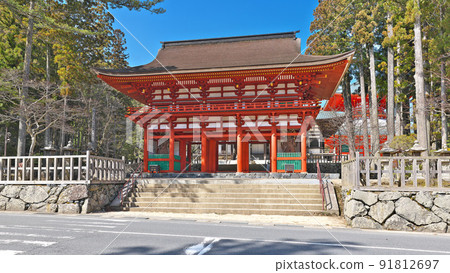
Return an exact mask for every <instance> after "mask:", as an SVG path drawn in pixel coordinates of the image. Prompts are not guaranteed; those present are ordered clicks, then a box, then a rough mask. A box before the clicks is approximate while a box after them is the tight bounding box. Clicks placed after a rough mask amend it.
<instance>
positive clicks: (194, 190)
mask: <svg viewBox="0 0 450 273" xmlns="http://www.w3.org/2000/svg"><path fill="white" fill-rule="evenodd" d="M162 191H164V192H191V193H205V192H206V193H214V192H216V193H221V192H223V193H230V194H233V193H243V192H247V193H291V194H301V193H303V194H306V193H317V192H319V189H318V188H317V189H275V188H228V189H219V188H218V189H212V188H172V187H168V188H140V189H139V188H137V189H134V192H136V193H146V192H148V193H160V192H162Z"/></svg>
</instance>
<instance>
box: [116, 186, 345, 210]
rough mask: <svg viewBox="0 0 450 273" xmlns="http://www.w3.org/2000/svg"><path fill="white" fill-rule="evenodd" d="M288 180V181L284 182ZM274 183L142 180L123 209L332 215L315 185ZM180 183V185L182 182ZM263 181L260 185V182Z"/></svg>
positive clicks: (125, 202)
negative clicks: (323, 204) (323, 208)
mask: <svg viewBox="0 0 450 273" xmlns="http://www.w3.org/2000/svg"><path fill="white" fill-rule="evenodd" d="M285 180H289V181H285ZM281 181H285V182H286V183H283V182H281V184H280V183H277V182H276V181H273V180H262V181H258V180H257V179H256V180H249V181H245V180H239V181H236V180H235V179H233V180H229V181H228V180H227V179H217V180H216V179H208V181H205V180H203V179H202V180H198V179H184V180H181V181H177V182H178V183H172V184H171V183H170V182H171V181H167V180H165V179H148V180H143V181H140V182H139V183H138V184H137V185H136V187H135V189H134V190H133V191H132V192H131V193H130V195H129V196H128V197H127V198H126V199H125V200H124V202H123V207H122V209H123V210H129V211H147V212H174V213H216V214H244V215H250V214H264V215H311V214H313V215H322V214H324V215H330V214H337V213H338V212H337V210H332V211H326V210H325V211H324V210H322V195H321V194H320V189H319V184H318V183H317V181H316V180H312V181H311V182H313V183H301V184H298V183H294V181H292V180H291V179H283V180H281ZM179 182H181V183H179ZM258 182H260V183H258Z"/></svg>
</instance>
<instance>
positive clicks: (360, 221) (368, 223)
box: [352, 217, 382, 229]
mask: <svg viewBox="0 0 450 273" xmlns="http://www.w3.org/2000/svg"><path fill="white" fill-rule="evenodd" d="M352 227H353V228H363V229H382V226H381V225H380V224H378V223H377V222H375V221H374V220H372V219H369V218H365V217H355V218H354V219H353V220H352Z"/></svg>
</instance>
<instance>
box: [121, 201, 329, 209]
mask: <svg viewBox="0 0 450 273" xmlns="http://www.w3.org/2000/svg"><path fill="white" fill-rule="evenodd" d="M123 205H124V206H125V207H127V206H128V207H144V208H145V207H154V208H159V207H165V208H172V207H177V208H190V209H191V208H192V209H210V208H227V209H251V210H266V209H276V210H285V209H287V210H295V209H299V210H321V209H322V204H298V203H297V204H272V203H224V202H220V203H194V202H159V201H158V202H154V203H149V202H124V203H123Z"/></svg>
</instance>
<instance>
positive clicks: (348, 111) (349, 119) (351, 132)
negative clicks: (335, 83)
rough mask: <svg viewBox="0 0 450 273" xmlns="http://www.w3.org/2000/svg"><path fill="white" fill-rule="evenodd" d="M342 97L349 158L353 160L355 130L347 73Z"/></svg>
mask: <svg viewBox="0 0 450 273" xmlns="http://www.w3.org/2000/svg"><path fill="white" fill-rule="evenodd" d="M342 95H343V97H344V108H345V127H346V131H347V138H348V149H349V157H350V158H355V154H356V151H355V128H354V126H353V109H352V99H351V95H352V94H351V90H350V77H349V75H348V73H346V74H345V76H344V81H343V83H342Z"/></svg>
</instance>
